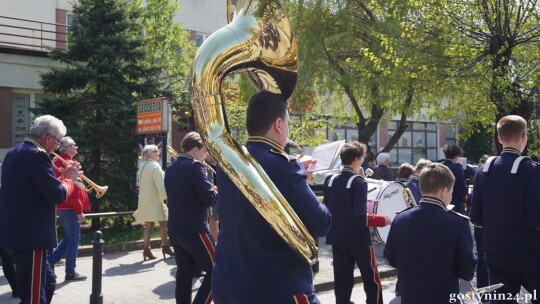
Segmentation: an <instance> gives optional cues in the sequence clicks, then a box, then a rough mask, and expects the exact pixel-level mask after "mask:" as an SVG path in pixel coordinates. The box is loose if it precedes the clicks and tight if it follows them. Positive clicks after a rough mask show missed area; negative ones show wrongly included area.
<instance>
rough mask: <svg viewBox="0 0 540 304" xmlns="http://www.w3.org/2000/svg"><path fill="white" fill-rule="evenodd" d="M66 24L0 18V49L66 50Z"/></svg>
mask: <svg viewBox="0 0 540 304" xmlns="http://www.w3.org/2000/svg"><path fill="white" fill-rule="evenodd" d="M67 29H68V26H67V25H66V24H58V23H49V22H41V21H35V20H29V19H21V18H13V17H7V16H0V47H4V48H14V49H24V50H33V51H42V52H48V51H50V50H51V49H54V48H56V49H60V50H66V49H67V36H66V33H67Z"/></svg>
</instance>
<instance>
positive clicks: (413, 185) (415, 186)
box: [405, 175, 422, 204]
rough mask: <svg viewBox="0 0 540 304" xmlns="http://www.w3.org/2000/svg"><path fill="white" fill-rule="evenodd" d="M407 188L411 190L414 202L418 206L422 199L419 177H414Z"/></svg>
mask: <svg viewBox="0 0 540 304" xmlns="http://www.w3.org/2000/svg"><path fill="white" fill-rule="evenodd" d="M405 186H406V187H407V188H409V190H411V193H412V194H413V197H414V201H415V202H416V203H417V204H418V203H419V202H420V198H422V192H420V179H419V178H418V176H416V175H413V176H412V177H411V179H410V180H409V181H408V182H407V183H406V184H405Z"/></svg>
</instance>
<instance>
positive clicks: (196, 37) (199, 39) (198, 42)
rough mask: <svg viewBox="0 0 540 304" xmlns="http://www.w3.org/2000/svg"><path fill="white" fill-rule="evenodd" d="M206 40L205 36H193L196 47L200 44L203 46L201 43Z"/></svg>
mask: <svg viewBox="0 0 540 304" xmlns="http://www.w3.org/2000/svg"><path fill="white" fill-rule="evenodd" d="M206 38H208V36H207V35H203V34H196V35H195V45H196V46H197V47H200V46H201V44H203V42H204V41H205V40H206Z"/></svg>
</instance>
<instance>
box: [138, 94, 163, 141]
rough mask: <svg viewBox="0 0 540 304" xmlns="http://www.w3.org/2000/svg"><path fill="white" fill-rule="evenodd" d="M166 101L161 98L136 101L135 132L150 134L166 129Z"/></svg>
mask: <svg viewBox="0 0 540 304" xmlns="http://www.w3.org/2000/svg"><path fill="white" fill-rule="evenodd" d="M168 108H169V106H168V103H167V100H165V99H163V98H154V99H148V100H145V101H140V102H138V103H137V133H138V134H152V133H163V132H167V131H168V127H167V126H168V124H167V122H168V119H167V116H168Z"/></svg>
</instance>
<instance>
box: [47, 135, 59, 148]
mask: <svg viewBox="0 0 540 304" xmlns="http://www.w3.org/2000/svg"><path fill="white" fill-rule="evenodd" d="M47 135H50V136H52V137H53V138H54V139H56V142H57V143H56V148H58V147H60V141H61V140H62V139H61V138H60V139H58V137H56V136H54V135H52V134H47Z"/></svg>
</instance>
